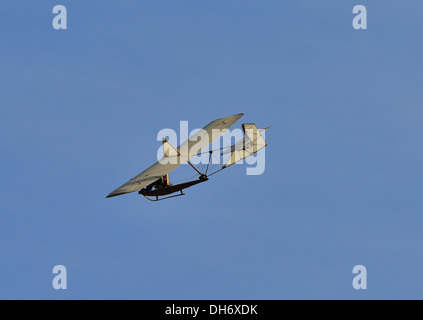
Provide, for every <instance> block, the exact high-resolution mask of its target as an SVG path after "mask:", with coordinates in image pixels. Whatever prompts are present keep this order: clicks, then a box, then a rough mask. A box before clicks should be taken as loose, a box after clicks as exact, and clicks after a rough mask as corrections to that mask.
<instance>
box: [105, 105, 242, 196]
mask: <svg viewBox="0 0 423 320" xmlns="http://www.w3.org/2000/svg"><path fill="white" fill-rule="evenodd" d="M243 115H244V114H243V113H240V114H236V115H233V116H230V117H224V118H220V119H217V120H214V121H212V122H210V123H209V124H208V125H207V126H205V127H204V128H203V129H201V130H200V131H199V132H197V133H196V134H194V135H193V136H192V137H190V138H189V139H188V140H187V141H185V142H184V143H183V144H181V145H180V146H179V147H178V148H177V150H178V152H179V153H180V154H179V155H178V156H173V155H172V156H168V157H167V156H166V154H165V155H164V156H163V158H162V159H161V160H160V161H158V162H156V163H155V164H153V165H152V166H151V167H149V168H148V169H147V170H144V171H143V172H141V173H140V174H139V175H137V176H136V177H134V178H132V179H131V180H129V181H128V182H126V183H125V184H123V185H122V186H120V187H119V188H117V189H116V190H114V191H112V192H111V193H110V194H109V195H108V196H107V198H111V197H115V196H119V195H122V194H126V193H131V192H134V191H138V190H141V189H142V188H144V187H146V186H148V185H150V184H151V183H153V182H154V181H157V180H158V179H160V178H161V177H162V176H164V175H165V174H166V173H169V172H171V171H172V170H174V169H176V168H177V167H179V166H180V165H181V164H183V163H185V162H186V161H188V160H189V158H190V157H192V156H193V155H196V154H197V153H198V152H200V151H201V150H202V149H203V148H205V147H207V146H208V145H209V144H211V143H212V142H213V141H214V140H215V139H217V138H219V137H220V136H221V135H222V134H223V133H225V131H226V130H228V129H229V128H230V127H231V126H233V125H234V124H235V122H237V121H238V120H239V119H240V118H241V117H242V116H243Z"/></svg>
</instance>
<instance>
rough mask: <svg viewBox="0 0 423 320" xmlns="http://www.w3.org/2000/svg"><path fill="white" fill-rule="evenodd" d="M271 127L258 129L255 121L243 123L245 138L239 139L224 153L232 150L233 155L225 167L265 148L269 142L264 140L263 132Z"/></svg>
mask: <svg viewBox="0 0 423 320" xmlns="http://www.w3.org/2000/svg"><path fill="white" fill-rule="evenodd" d="M270 128H271V127H267V128H264V129H258V128H257V126H256V125H255V123H243V124H242V130H243V131H244V135H245V138H244V139H242V140H239V141H238V142H236V143H235V144H234V145H232V146H231V147H230V148H228V149H227V150H225V151H224V152H223V153H222V154H225V153H229V152H232V154H231V157H230V158H229V160H228V161H227V162H226V164H225V167H229V166H231V165H233V164H234V163H237V162H238V161H241V160H243V159H245V158H247V157H249V156H251V155H253V154H255V153H256V152H257V151H259V150H261V149H263V148H265V147H266V146H267V143H266V141H265V140H264V138H263V135H262V133H263V132H264V131H266V130H267V129H270Z"/></svg>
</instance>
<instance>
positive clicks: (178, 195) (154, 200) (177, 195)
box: [143, 190, 185, 202]
mask: <svg viewBox="0 0 423 320" xmlns="http://www.w3.org/2000/svg"><path fill="white" fill-rule="evenodd" d="M184 195H185V193H183V191H182V190H181V194H176V195H174V196H169V197H164V198H161V199H159V196H156V199H151V198H149V197H147V196H146V195H143V196H144V197H145V198H146V199H147V200H150V201H153V202H156V201H162V200H166V199H170V198H175V197H180V196H184Z"/></svg>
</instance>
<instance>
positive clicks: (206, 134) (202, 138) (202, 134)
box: [107, 113, 270, 201]
mask: <svg viewBox="0 0 423 320" xmlns="http://www.w3.org/2000/svg"><path fill="white" fill-rule="evenodd" d="M243 115H244V114H243V113H239V114H236V115H233V116H229V117H224V118H220V119H217V120H214V121H212V122H210V123H209V124H208V125H206V126H205V127H204V128H203V129H201V130H200V131H198V132H197V133H196V134H194V135H193V136H191V137H190V138H189V139H188V140H187V141H185V142H184V143H183V144H181V145H180V146H179V147H177V148H175V147H174V146H172V145H171V144H170V142H169V141H167V140H166V139H165V138H164V139H163V158H162V159H160V160H159V161H158V162H156V163H155V164H153V165H152V166H151V167H149V168H148V169H146V170H144V171H143V172H141V173H140V174H139V175H137V176H136V177H134V178H132V179H131V180H129V181H128V182H126V183H125V184H123V185H122V186H120V187H119V188H117V189H116V190H114V191H112V192H111V193H110V194H109V195H108V196H107V198H111V197H115V196H119V195H123V194H127V193H131V192H135V191H138V193H139V194H141V195H143V196H144V197H145V198H147V199H148V200H150V201H159V200H165V199H169V198H173V197H178V196H182V195H185V193H183V190H184V189H187V188H189V187H191V186H194V185H196V184H199V183H202V182H205V181H207V180H208V177H209V176H211V175H213V174H215V173H217V172H219V171H221V170H223V169H225V168H227V167H229V166H231V165H233V164H235V163H236V162H238V161H241V160H242V159H244V158H246V157H248V156H251V155H253V154H255V153H256V152H257V151H259V150H261V149H263V148H264V147H266V146H267V143H266V141H265V140H264V138H263V136H262V135H261V134H262V133H263V131H265V130H267V129H269V128H270V127H267V128H265V129H258V128H257V126H256V125H255V124H254V123H244V124H242V129H243V131H244V135H245V137H244V138H243V139H242V140H240V141H237V142H236V143H235V144H234V145H232V146H231V147H227V148H226V149H225V148H224V149H225V150H224V151H223V152H222V153H221V155H223V154H227V153H231V156H230V158H229V160H228V161H227V162H226V164H225V165H221V168H220V169H219V170H217V171H215V172H213V173H211V174H209V175H207V173H208V169H209V165H210V160H211V156H212V154H213V152H215V151H208V153H210V156H209V163H208V164H207V168H206V170H205V171H204V172H201V171H199V170H198V169H197V168H196V167H195V166H194V165H193V164H192V163H191V162H190V161H189V159H190V158H191V157H193V156H195V155H198V154H200V153H201V150H202V149H204V148H205V147H207V146H208V145H210V144H211V143H212V142H213V141H214V140H216V139H217V138H219V137H220V136H222V135H223V134H224V133H225V132H226V131H227V130H228V129H229V128H230V127H232V126H233V125H234V124H235V123H236V122H237V121H238V120H239V119H241V117H242V116H243ZM185 162H187V163H188V164H189V165H190V166H191V167H192V168H193V169H194V170H195V171H196V172H197V173H198V174H199V178H198V179H196V180H192V181H187V182H184V183H180V184H176V185H172V184H171V183H170V182H169V173H170V172H171V171H173V170H175V169H176V168H177V167H179V166H180V165H181V164H183V163H185ZM176 192H180V194H176V195H172V196H169V195H171V194H173V193H176ZM151 197H155V199H152V198H151ZM159 197H162V198H159Z"/></svg>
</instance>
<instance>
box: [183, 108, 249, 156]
mask: <svg viewBox="0 0 423 320" xmlns="http://www.w3.org/2000/svg"><path fill="white" fill-rule="evenodd" d="M243 115H244V114H243V113H239V114H235V115H233V116H230V117H225V118H220V119H217V120H214V121H212V122H210V123H209V124H208V125H207V126H205V127H204V128H203V129H201V130H200V131H198V132H197V133H196V134H194V135H193V136H191V137H190V138H189V139H188V140H187V141H185V142H184V143H183V144H181V145H180V146H179V147H178V150H179V152H180V153H181V154H182V155H184V156H188V157H192V156H194V155H196V154H197V153H199V152H200V151H201V150H202V149H204V148H205V147H207V146H208V145H210V144H211V143H212V142H213V141H214V140H216V139H217V138H219V137H220V136H221V135H223V134H224V133H225V132H226V131H227V130H228V129H229V128H230V127H232V126H233V125H234V124H235V122H237V121H238V120H239V119H241V118H242V116H243Z"/></svg>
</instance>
